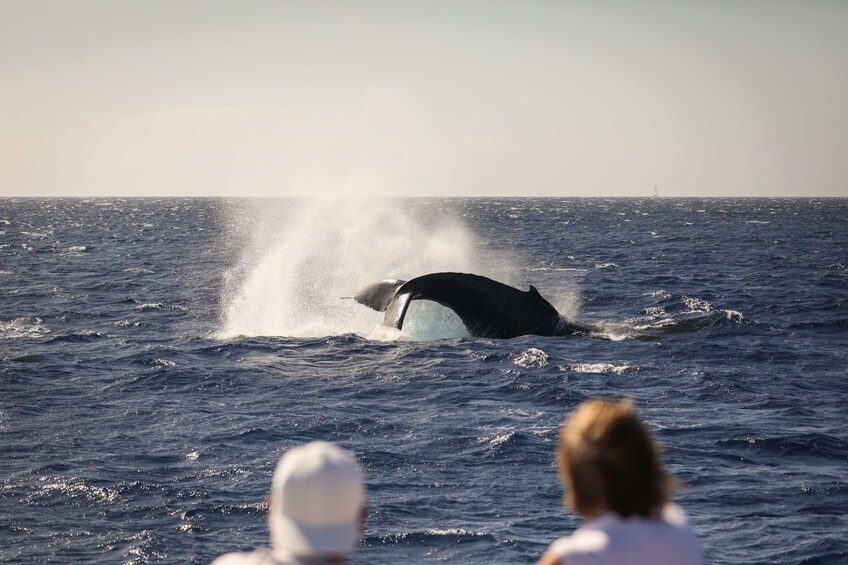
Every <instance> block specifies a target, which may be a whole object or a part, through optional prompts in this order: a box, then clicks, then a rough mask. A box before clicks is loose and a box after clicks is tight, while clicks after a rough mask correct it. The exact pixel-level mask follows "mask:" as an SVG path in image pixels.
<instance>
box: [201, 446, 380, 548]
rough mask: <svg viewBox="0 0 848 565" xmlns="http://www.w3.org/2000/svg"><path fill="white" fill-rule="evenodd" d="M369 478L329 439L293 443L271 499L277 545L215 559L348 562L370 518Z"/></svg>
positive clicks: (279, 467)
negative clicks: (367, 499) (368, 505)
mask: <svg viewBox="0 0 848 565" xmlns="http://www.w3.org/2000/svg"><path fill="white" fill-rule="evenodd" d="M365 513H366V507H365V481H364V478H363V475H362V471H360V469H359V466H358V465H357V462H356V459H355V457H354V456H353V454H351V453H350V452H348V451H345V450H343V449H340V448H338V447H336V446H335V445H333V444H331V443H327V442H325V441H314V442H312V443H308V444H306V445H303V446H300V447H295V448H292V449H289V450H288V451H286V452H285V454H283V456H282V457H281V458H280V461H279V462H278V463H277V469H276V470H275V471H274V479H273V482H272V484H271V494H270V496H269V500H268V529H269V531H270V534H271V547H270V548H262V549H257V550H255V551H252V552H249V553H227V554H225V555H222V556H220V557H218V558H217V559H216V560H215V561H213V562H212V563H213V565H307V564H309V565H318V564H324V563H344V562H345V561H347V559H348V557H349V556H350V554H351V553H353V551H354V550H355V549H356V547H357V545H358V544H359V538H360V536H361V534H362V527H363V523H364V521H365Z"/></svg>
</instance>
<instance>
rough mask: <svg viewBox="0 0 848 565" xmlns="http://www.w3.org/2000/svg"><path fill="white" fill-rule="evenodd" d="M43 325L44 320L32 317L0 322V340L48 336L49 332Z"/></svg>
mask: <svg viewBox="0 0 848 565" xmlns="http://www.w3.org/2000/svg"><path fill="white" fill-rule="evenodd" d="M43 324H44V320H42V319H41V318H36V317H32V316H24V317H21V318H15V319H13V320H7V321H3V320H0V339H19V338H34V337H41V336H43V335H45V334H49V333H50V330H49V329H48V328H46V327H44V325H43Z"/></svg>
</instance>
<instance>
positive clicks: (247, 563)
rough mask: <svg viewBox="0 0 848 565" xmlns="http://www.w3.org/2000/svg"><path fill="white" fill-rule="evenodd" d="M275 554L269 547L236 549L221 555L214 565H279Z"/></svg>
mask: <svg viewBox="0 0 848 565" xmlns="http://www.w3.org/2000/svg"><path fill="white" fill-rule="evenodd" d="M279 563H280V562H279V561H277V560H275V559H274V556H273V554H272V553H271V551H270V550H268V549H265V548H263V549H257V550H255V551H234V552H232V553H225V554H224V555H221V556H220V557H218V558H217V559H215V561H213V562H212V565H279Z"/></svg>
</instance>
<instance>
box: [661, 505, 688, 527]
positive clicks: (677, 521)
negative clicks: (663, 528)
mask: <svg viewBox="0 0 848 565" xmlns="http://www.w3.org/2000/svg"><path fill="white" fill-rule="evenodd" d="M661 517H662V519H663V521H665V522H668V523H669V524H671V525H672V526H676V527H678V528H685V527H688V526H689V516H687V515H686V511H685V510H683V509H682V508H681V507H680V506H678V505H677V504H675V503H673V502H670V503H668V504H666V505H665V506H664V507H663V509H662V514H661Z"/></svg>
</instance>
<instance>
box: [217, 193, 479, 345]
mask: <svg viewBox="0 0 848 565" xmlns="http://www.w3.org/2000/svg"><path fill="white" fill-rule="evenodd" d="M226 213H227V214H228V218H227V225H229V226H230V230H231V232H232V233H231V238H232V242H234V243H233V245H232V248H233V249H237V250H238V251H237V257H236V258H235V260H234V263H233V266H232V267H231V268H230V269H229V271H228V272H227V274H226V276H225V284H224V291H223V295H222V302H223V304H222V318H223V319H222V327H221V331H220V332H219V337H221V338H224V339H226V338H231V337H235V336H257V335H277V336H291V337H315V336H325V335H339V334H344V333H358V334H361V335H370V334H371V333H372V332H373V330H374V327H375V326H376V325H378V324H379V323H380V322H381V320H382V317H381V314H379V313H376V312H374V311H372V310H370V309H368V308H365V307H363V306H361V305H358V304H356V303H355V302H353V301H352V300H342V299H341V297H345V296H351V295H352V294H353V293H354V292H356V291H357V290H358V289H359V288H360V287H362V286H365V285H366V284H369V283H372V282H375V281H378V280H381V279H384V278H388V277H394V278H412V277H415V276H419V275H421V274H425V273H429V272H435V271H465V272H474V271H475V270H476V271H481V270H482V271H486V270H487V269H486V268H485V265H483V264H481V261H480V257H479V255H478V254H476V253H475V249H476V247H477V246H476V245H475V242H474V236H473V234H472V233H471V231H470V230H469V229H468V228H467V227H466V226H465V225H464V224H463V223H462V222H461V221H460V220H459V219H458V218H456V217H455V216H454V215H453V214H451V213H449V211H447V210H444V209H439V208H438V207H436V206H428V205H427V202H425V201H411V200H397V199H363V198H357V199H354V198H345V199H339V198H334V199H326V198H325V199H320V198H319V199H313V200H300V199H298V200H295V199H271V200H245V201H234V202H232V203H231V204H230V208H229V209H228V210H227V212H226ZM448 314H451V315H452V313H448ZM440 317H441V319H440V320H439V321H438V323H440V324H446V325H448V326H450V327H451V330H450V331H451V332H452V333H453V334H456V333H458V331H459V330H457V329H456V323H458V321H450V320H447V321H445V317H446V315H445V314H444V313H441V314H440ZM460 327H461V325H460ZM413 328H414V326H413ZM407 331H408V332H410V330H407ZM410 333H414V332H410ZM445 337H447V336H445Z"/></svg>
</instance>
